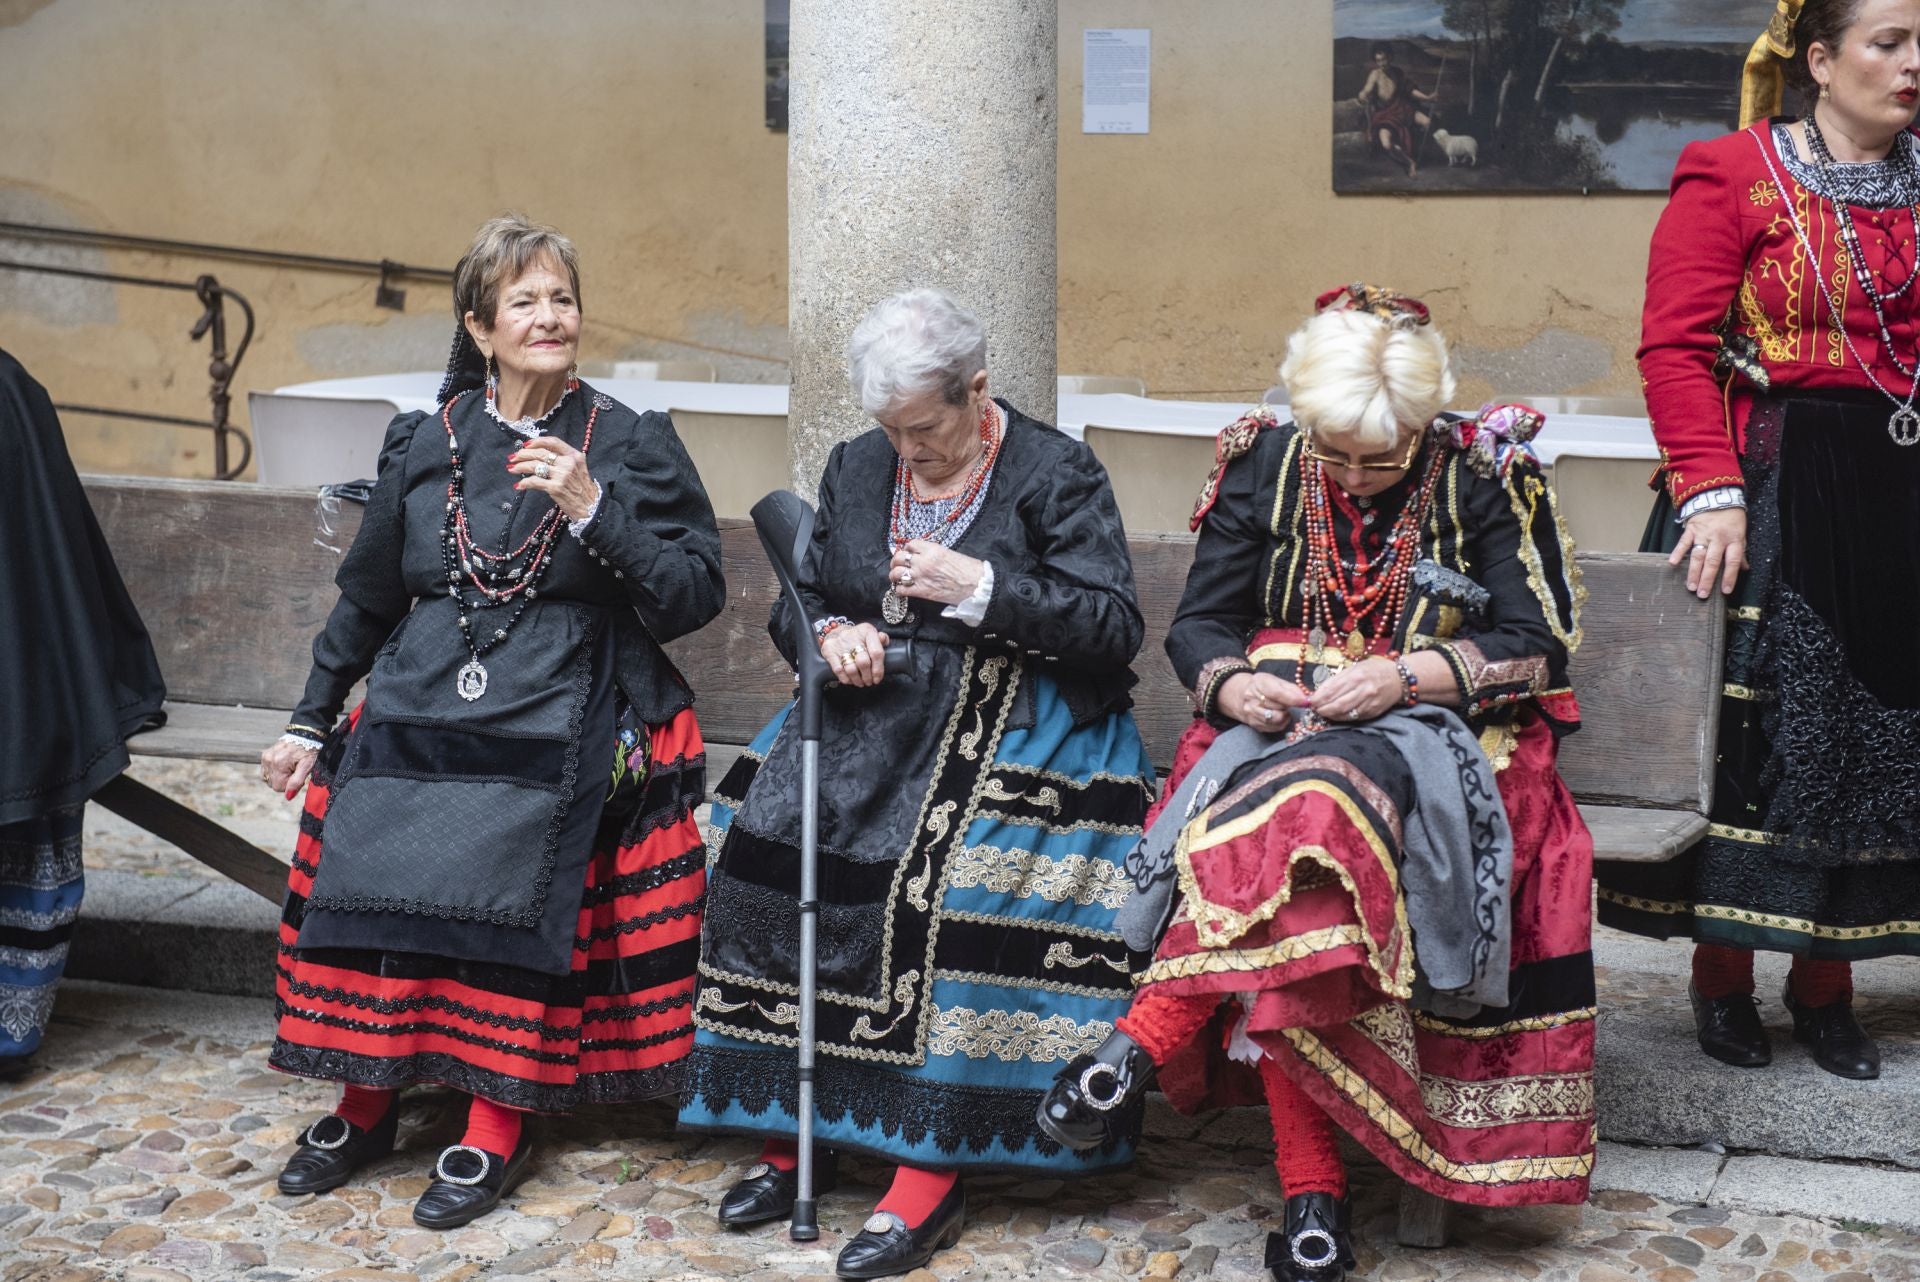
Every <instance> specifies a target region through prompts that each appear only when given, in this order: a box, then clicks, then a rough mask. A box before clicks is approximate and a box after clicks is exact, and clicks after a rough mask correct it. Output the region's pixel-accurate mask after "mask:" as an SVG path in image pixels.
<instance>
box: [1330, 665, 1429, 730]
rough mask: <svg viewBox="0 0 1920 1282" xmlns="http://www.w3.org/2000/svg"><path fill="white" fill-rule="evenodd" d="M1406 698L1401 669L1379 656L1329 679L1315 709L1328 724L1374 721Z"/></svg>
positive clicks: (1341, 671)
mask: <svg viewBox="0 0 1920 1282" xmlns="http://www.w3.org/2000/svg"><path fill="white" fill-rule="evenodd" d="M1405 698H1406V690H1405V688H1404V687H1403V686H1402V685H1401V682H1400V669H1398V668H1396V667H1394V666H1393V660H1391V659H1383V658H1381V657H1379V656H1378V655H1375V656H1374V657H1373V658H1371V659H1362V660H1361V661H1360V662H1359V663H1356V664H1354V665H1353V666H1352V667H1350V668H1342V669H1340V671H1338V672H1336V673H1334V674H1333V675H1332V676H1330V677H1328V678H1327V680H1326V684H1324V685H1322V686H1321V687H1320V688H1319V689H1318V690H1315V691H1314V692H1313V695H1312V705H1311V706H1312V708H1313V710H1314V711H1315V712H1317V713H1319V714H1320V715H1321V716H1323V717H1325V718H1326V719H1327V720H1328V721H1371V720H1373V718H1375V717H1377V716H1379V715H1380V714H1381V713H1383V712H1385V711H1386V710H1387V709H1389V708H1391V707H1393V706H1394V705H1396V704H1398V703H1400V702H1401V701H1403V700H1404V699H1405Z"/></svg>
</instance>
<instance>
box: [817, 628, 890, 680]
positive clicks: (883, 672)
mask: <svg viewBox="0 0 1920 1282" xmlns="http://www.w3.org/2000/svg"><path fill="white" fill-rule="evenodd" d="M820 657H821V658H823V659H825V660H826V661H827V666H828V667H829V668H831V669H833V675H834V679H835V680H837V681H838V682H839V683H840V684H841V685H843V686H875V685H879V684H880V683H881V682H882V681H884V680H886V676H887V634H886V633H884V632H882V631H880V630H879V629H878V628H876V627H874V626H873V625H872V624H871V623H843V624H841V625H840V626H839V627H837V628H835V629H834V630H833V631H831V632H829V633H827V634H826V635H825V636H823V637H821V638H820Z"/></svg>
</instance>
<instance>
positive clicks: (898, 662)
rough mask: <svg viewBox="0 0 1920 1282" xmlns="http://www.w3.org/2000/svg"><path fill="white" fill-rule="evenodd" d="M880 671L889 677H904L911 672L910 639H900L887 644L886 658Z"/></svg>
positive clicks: (911, 650) (911, 646)
mask: <svg viewBox="0 0 1920 1282" xmlns="http://www.w3.org/2000/svg"><path fill="white" fill-rule="evenodd" d="M882 670H883V671H884V672H885V673H886V674H887V675H888V676H890V677H899V676H905V675H906V674H907V673H909V672H912V671H913V638H912V637H900V638H898V639H897V640H893V641H889V642H887V657H886V662H885V665H884V667H883V669H882Z"/></svg>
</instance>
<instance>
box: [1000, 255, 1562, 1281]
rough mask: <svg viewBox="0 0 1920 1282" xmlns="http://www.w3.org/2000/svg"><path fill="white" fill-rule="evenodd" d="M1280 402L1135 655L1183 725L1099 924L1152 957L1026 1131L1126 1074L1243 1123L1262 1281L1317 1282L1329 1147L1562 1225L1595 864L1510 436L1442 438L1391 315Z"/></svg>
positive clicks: (1229, 463) (1359, 289)
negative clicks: (1266, 1116)
mask: <svg viewBox="0 0 1920 1282" xmlns="http://www.w3.org/2000/svg"><path fill="white" fill-rule="evenodd" d="M1280 376H1281V378H1282V379H1283V380H1284V381H1285V383H1286V385H1287V388H1288V391H1289V392H1290V393H1291V397H1292V410H1293V417H1294V421H1293V422H1291V423H1284V424H1283V423H1281V422H1279V421H1278V420H1277V419H1276V418H1275V417H1274V415H1273V413H1272V411H1271V410H1268V409H1266V408H1265V407H1262V408H1261V409H1259V410H1256V411H1255V412H1254V413H1252V414H1250V415H1248V416H1247V417H1246V418H1244V419H1242V420H1241V421H1240V422H1238V423H1236V424H1234V425H1233V426H1232V427H1229V428H1228V429H1227V430H1226V431H1225V432H1224V433H1223V434H1222V436H1221V440H1220V447H1219V451H1218V455H1217V463H1216V466H1215V469H1214V473H1213V476H1212V477H1211V478H1210V479H1209V481H1208V483H1207V485H1206V488H1205V489H1204V490H1203V491H1202V493H1201V499H1200V503H1199V505H1198V508H1197V510H1196V511H1195V514H1194V525H1195V527H1196V528H1197V529H1198V530H1199V532H1200V539H1199V543H1198V545H1197V546H1196V548H1195V550H1194V560H1193V568H1192V570H1191V571H1190V573H1189V574H1188V576H1187V586H1186V591H1185V594H1184V595H1183V596H1182V598H1181V601H1180V607H1179V610H1178V612H1177V613H1176V615H1175V617H1174V622H1173V626H1172V628H1171V630H1170V631H1169V633H1168V636H1167V651H1168V653H1169V654H1170V655H1171V656H1172V659H1173V666H1174V670H1175V671H1176V672H1177V673H1179V675H1180V678H1181V680H1182V681H1183V682H1185V683H1186V684H1187V685H1188V687H1189V689H1190V690H1191V692H1192V696H1193V703H1194V712H1195V720H1194V721H1193V723H1192V725H1191V727H1190V728H1189V729H1188V731H1187V732H1186V734H1185V735H1184V736H1183V737H1182V739H1181V742H1180V745H1179V747H1178V749H1177V750H1176V753H1175V756H1174V762H1173V773H1172V776H1171V778H1170V779H1169V781H1168V785H1167V793H1166V796H1165V798H1164V799H1163V800H1162V802H1161V803H1160V806H1159V809H1158V811H1157V815H1156V816H1155V817H1152V818H1150V820H1149V827H1148V829H1147V834H1146V837H1145V838H1144V840H1143V841H1142V842H1141V845H1140V847H1139V848H1138V849H1137V850H1136V851H1135V852H1134V853H1133V854H1132V855H1130V856H1129V858H1128V861H1127V867H1128V870H1129V872H1130V873H1132V874H1133V880H1134V883H1135V885H1136V886H1137V887H1138V890H1137V893H1136V894H1135V895H1134V897H1133V898H1132V899H1131V900H1130V901H1129V903H1128V905H1127V906H1126V908H1125V909H1124V911H1123V912H1122V913H1121V914H1120V919H1119V922H1118V925H1119V928H1120V930H1121V932H1122V936H1123V937H1124V938H1125V940H1126V942H1127V943H1128V945H1129V946H1131V947H1135V948H1142V949H1145V948H1154V947H1156V944H1157V952H1156V953H1155V957H1154V960H1153V962H1152V964H1151V965H1150V966H1149V967H1148V968H1147V970H1146V972H1145V973H1144V975H1143V976H1142V977H1141V987H1140V990H1139V994H1138V996H1136V998H1135V999H1134V1002H1133V1005H1132V1008H1131V1009H1130V1010H1129V1011H1128V1013H1127V1014H1126V1016H1125V1017H1124V1018H1122V1019H1121V1020H1120V1021H1118V1029H1119V1031H1117V1032H1115V1034H1114V1035H1113V1036H1112V1037H1111V1038H1109V1039H1108V1040H1107V1042H1106V1043H1105V1044H1104V1045H1102V1046H1101V1047H1100V1048H1099V1049H1098V1050H1097V1051H1095V1052H1094V1053H1093V1054H1092V1055H1090V1056H1088V1057H1086V1058H1084V1059H1081V1060H1078V1061H1076V1062H1074V1063H1073V1064H1070V1065H1069V1066H1068V1067H1067V1069H1066V1070H1065V1071H1064V1072H1063V1073H1062V1074H1061V1076H1060V1079H1059V1081H1058V1083H1057V1084H1056V1086H1055V1087H1054V1089H1053V1091H1052V1092H1051V1093H1050V1094H1049V1095H1048V1097H1047V1099H1046V1101H1045V1102H1044V1103H1043V1105H1042V1109H1041V1112H1040V1114H1039V1117H1038V1119H1037V1120H1038V1121H1039V1123H1040V1125H1041V1127H1042V1129H1044V1130H1045V1131H1046V1132H1047V1133H1048V1134H1049V1135H1051V1136H1052V1137H1053V1138H1054V1139H1056V1140H1058V1141H1059V1142H1060V1143H1062V1144H1064V1145H1066V1146H1067V1147H1069V1148H1076V1149H1077V1148H1080V1147H1082V1146H1093V1145H1098V1144H1100V1143H1103V1142H1105V1140H1106V1137H1107V1132H1108V1127H1109V1122H1108V1119H1110V1118H1113V1117H1118V1116H1123V1115H1124V1114H1125V1110H1127V1109H1128V1108H1131V1107H1132V1106H1133V1105H1134V1104H1135V1103H1137V1101H1138V1100H1139V1098H1140V1097H1141V1095H1143V1094H1144V1093H1145V1090H1146V1084H1147V1081H1148V1079H1149V1078H1150V1077H1151V1076H1153V1074H1154V1072H1155V1070H1156V1068H1157V1070H1158V1074H1159V1080H1160V1083H1161V1086H1162V1087H1163V1089H1164V1090H1165V1091H1166V1093H1167V1096H1168V1098H1169V1100H1171V1101H1172V1102H1173V1104H1174V1105H1175V1107H1177V1108H1180V1109H1183V1110H1186V1111H1193V1110H1197V1109H1199V1108H1203V1107H1209V1106H1216V1105H1221V1104H1228V1103H1240V1102H1246V1101H1248V1100H1250V1099H1257V1098H1260V1097H1262V1096H1264V1098H1265V1099H1266V1101H1267V1104H1268V1106H1269V1107H1270V1109H1271V1111H1272V1121H1273V1129H1274V1140H1275V1148H1276V1155H1277V1166H1278V1168H1279V1174H1280V1182H1281V1185H1282V1187H1283V1189H1284V1191H1285V1194H1286V1211H1285V1228H1284V1231H1282V1232H1279V1233H1275V1234H1272V1235H1271V1236H1270V1237H1269V1239H1268V1243H1267V1261H1266V1262H1267V1266H1268V1267H1269V1268H1270V1269H1271V1270H1272V1271H1273V1276H1274V1277H1276V1278H1279V1279H1282V1280H1283V1282H1289V1280H1295V1279H1305V1280H1311V1282H1338V1279H1340V1278H1342V1277H1344V1276H1345V1270H1347V1269H1350V1268H1352V1267H1353V1257H1352V1253H1351V1244H1350V1240H1349V1236H1348V1217H1347V1207H1346V1172H1345V1169H1344V1167H1343V1166H1342V1164H1341V1161H1340V1156H1339V1150H1338V1149H1337V1147H1336V1145H1335V1138H1336V1135H1337V1131H1336V1125H1337V1126H1338V1127H1343V1128H1345V1129H1346V1130H1347V1131H1348V1132H1349V1133H1351V1134H1352V1135H1353V1136H1354V1137H1355V1138H1356V1139H1358V1140H1359V1141H1360V1142H1361V1143H1363V1144H1365V1145H1366V1146H1367V1148H1369V1149H1370V1150H1372V1152H1373V1153H1374V1154H1375V1155H1376V1156H1377V1157H1378V1158H1379V1159H1380V1160H1381V1161H1382V1162H1383V1163H1385V1164H1386V1165H1387V1166H1388V1167H1390V1168H1391V1169H1392V1170H1393V1171H1394V1172H1395V1173H1397V1174H1399V1175H1400V1176H1401V1177H1403V1178H1404V1179H1406V1180H1407V1181H1408V1182H1409V1183H1411V1184H1414V1185H1417V1186H1418V1187H1420V1188H1423V1189H1426V1190H1428V1191H1430V1192H1432V1193H1436V1194H1438V1195H1440V1196H1442V1197H1446V1198H1451V1199H1454V1200H1457V1201H1462V1202H1473V1203H1479V1204H1482V1205H1494V1206H1507V1205H1515V1204H1520V1203H1532V1202H1582V1201H1584V1200H1585V1199H1586V1193H1587V1176H1588V1173H1589V1172H1590V1171H1591V1169H1592V1164H1593V1153H1594V1110H1593V1079H1592V1065H1593V1023H1592V1020H1593V1003H1594V991H1593V963H1592V956H1591V953H1590V952H1589V934H1588V903H1589V882H1590V875H1591V864H1592V853H1593V846H1592V841H1591V838H1590V837H1589V835H1588V833H1587V831H1586V828H1585V826H1584V825H1583V824H1582V823H1581V821H1580V815H1579V811H1578V810H1576V809H1575V807H1574V804H1573V798H1572V796H1571V795H1570V794H1569V793H1568V791H1567V788H1566V785H1565V784H1564V783H1563V782H1562V781H1561V780H1560V778H1559V776H1558V774H1557V773H1556V772H1555V768H1554V759H1555V754H1556V743H1557V741H1558V739H1559V737H1560V736H1561V735H1564V734H1567V733H1569V732H1570V731H1572V730H1573V729H1575V728H1576V727H1577V725H1578V721H1579V708H1578V705H1577V704H1576V703H1575V701H1574V697H1573V692H1572V691H1571V690H1569V689H1568V688H1567V681H1566V663H1567V656H1568V654H1569V653H1570V652H1571V650H1572V649H1573V647H1574V646H1575V645H1577V644H1578V642H1579V635H1580V633H1579V624H1578V620H1577V615H1578V609H1579V604H1580V599H1581V597H1582V595H1583V594H1582V592H1581V589H1580V585H1579V579H1578V576H1577V574H1576V572H1575V570H1574V567H1573V562H1572V557H1571V549H1570V548H1569V547H1568V546H1567V544H1566V542H1565V540H1564V538H1563V537H1562V535H1561V534H1560V532H1559V526H1558V522H1557V521H1556V519H1555V515H1554V510H1553V500H1552V494H1551V491H1549V490H1548V488H1547V486H1546V484H1545V483H1544V481H1543V480H1542V477H1541V473H1540V468H1539V465H1538V463H1537V461H1536V460H1535V459H1534V457H1533V455H1532V452H1531V450H1530V449H1529V447H1528V445H1527V442H1528V440H1529V439H1531V437H1532V436H1533V435H1534V434H1535V432H1537V431H1538V429H1539V427H1540V423H1541V418H1540V416H1539V415H1538V414H1537V413H1535V412H1534V411H1531V410H1528V409H1526V408H1524V407H1522V406H1513V405H1504V406H1497V407H1489V408H1487V409H1485V410H1482V411H1481V413H1480V414H1479V415H1478V416H1477V417H1475V418H1471V419H1462V418H1459V417H1456V416H1454V415H1449V414H1443V413H1441V412H1440V411H1441V409H1442V407H1443V406H1444V405H1445V404H1446V402H1447V400H1448V399H1449V398H1450V397H1451V396H1452V394H1453V390H1454V384H1453V377H1452V375H1451V374H1450V373H1449V371H1448V362H1447V349H1446V344H1445V342H1444V341H1443V340H1442V339H1441V337H1440V335H1439V333H1438V332H1437V331H1436V330H1435V329H1434V327H1433V326H1432V324H1431V323H1430V320H1429V317H1428V314H1427V309H1426V308H1425V307H1424V306H1423V305H1421V304H1420V303H1418V302H1417V301H1415V300H1413V299H1410V298H1406V297H1403V296H1401V295H1397V294H1392V293H1389V292H1387V291H1385V290H1379V289H1372V288H1368V287H1365V286H1359V285H1354V286H1349V287H1347V288H1345V289H1339V290H1334V291H1331V292H1330V293H1328V294H1326V295H1323V296H1322V297H1321V299H1320V300H1319V311H1318V314H1317V315H1315V316H1314V317H1313V318H1312V319H1311V320H1309V321H1308V322H1307V323H1306V324H1305V325H1304V326H1302V327H1301V329H1300V330H1299V331H1298V332H1296V333H1295V334H1294V335H1293V337H1292V339H1291V340H1289V342H1288V345H1287V359H1286V363H1285V364H1284V365H1283V366H1282V367H1281V370H1280Z"/></svg>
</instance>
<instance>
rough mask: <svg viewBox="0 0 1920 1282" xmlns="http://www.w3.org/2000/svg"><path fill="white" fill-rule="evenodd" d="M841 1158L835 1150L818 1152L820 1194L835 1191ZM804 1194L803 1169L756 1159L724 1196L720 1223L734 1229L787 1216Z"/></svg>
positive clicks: (816, 1184) (816, 1185) (815, 1167)
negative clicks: (796, 1200) (801, 1187)
mask: <svg viewBox="0 0 1920 1282" xmlns="http://www.w3.org/2000/svg"><path fill="white" fill-rule="evenodd" d="M839 1177H840V1160H839V1157H838V1156H837V1155H836V1154H835V1153H833V1152H832V1151H831V1150H828V1151H826V1152H821V1153H816V1154H815V1155H814V1159H813V1191H814V1193H815V1194H816V1195H818V1194H821V1193H831V1192H833V1189H834V1186H835V1185H836V1184H838V1183H839V1182H840V1179H839ZM799 1196H800V1171H799V1168H798V1167H796V1168H794V1169H793V1170H791V1171H783V1170H781V1169H780V1168H779V1167H777V1166H775V1165H773V1164H772V1163H771V1162H756V1163H754V1164H753V1165H752V1166H750V1167H748V1168H747V1173H746V1174H745V1175H743V1176H741V1177H740V1179H739V1181H738V1182H736V1183H735V1184H734V1186H733V1187H732V1188H730V1189H728V1190H727V1195H726V1196H725V1197H723V1198H721V1199H720V1213H719V1220H720V1223H722V1224H724V1225H726V1226H727V1227H728V1228H730V1229H744V1228H746V1227H747V1226H748V1225H750V1224H765V1223H766V1222H767V1221H768V1220H784V1219H786V1218H788V1217H789V1216H791V1215H792V1214H793V1203H794V1199H796V1198H798V1197H799Z"/></svg>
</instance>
